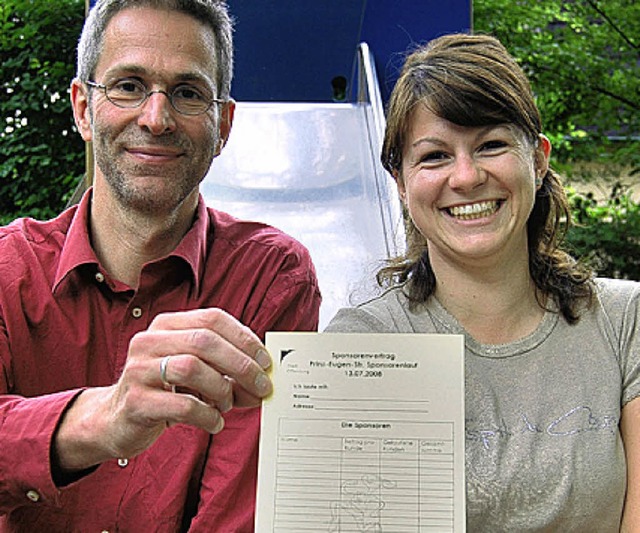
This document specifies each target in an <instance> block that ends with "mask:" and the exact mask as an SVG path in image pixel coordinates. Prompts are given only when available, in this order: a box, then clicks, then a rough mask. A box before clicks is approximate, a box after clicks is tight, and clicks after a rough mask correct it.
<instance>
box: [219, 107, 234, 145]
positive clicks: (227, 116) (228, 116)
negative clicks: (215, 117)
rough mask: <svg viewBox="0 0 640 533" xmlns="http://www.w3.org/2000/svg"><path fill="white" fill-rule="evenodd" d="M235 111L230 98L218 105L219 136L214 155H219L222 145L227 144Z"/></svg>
mask: <svg viewBox="0 0 640 533" xmlns="http://www.w3.org/2000/svg"><path fill="white" fill-rule="evenodd" d="M235 111H236V102H235V100H234V99H233V98H230V99H229V100H228V101H227V102H225V103H224V104H221V105H220V130H219V134H220V136H219V138H218V139H219V140H218V146H217V147H216V155H220V152H221V151H222V148H224V145H225V144H227V141H228V140H229V134H230V133H231V126H232V125H233V115H234V113H235Z"/></svg>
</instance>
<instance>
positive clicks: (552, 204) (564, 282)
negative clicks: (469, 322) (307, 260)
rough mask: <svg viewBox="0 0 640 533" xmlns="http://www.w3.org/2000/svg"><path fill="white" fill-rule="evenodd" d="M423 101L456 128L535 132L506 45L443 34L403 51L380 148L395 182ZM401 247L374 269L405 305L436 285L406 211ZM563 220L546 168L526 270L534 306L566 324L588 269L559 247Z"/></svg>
mask: <svg viewBox="0 0 640 533" xmlns="http://www.w3.org/2000/svg"><path fill="white" fill-rule="evenodd" d="M419 105H424V106H426V107H427V108H428V109H429V110H430V111H431V112H432V113H435V114H436V115H437V116H439V117H441V118H443V119H445V120H448V121H450V122H453V123H454V124H457V125H460V126H469V127H477V126H487V125H497V124H508V125H511V126H514V127H516V128H517V129H518V130H520V131H522V132H523V133H524V135H525V136H526V138H527V140H528V141H529V142H530V143H531V146H536V145H537V143H538V142H539V139H540V135H541V133H542V120H541V118H540V112H539V111H538V108H537V106H536V104H535V99H534V96H533V92H532V90H531V86H530V84H529V81H528V79H527V76H526V74H525V73H524V71H523V70H522V68H521V67H520V66H519V65H518V63H517V62H516V60H515V59H514V58H513V57H512V56H511V55H510V54H509V52H508V51H507V50H506V48H505V47H504V46H503V45H502V44H501V43H500V42H499V41H498V40H497V39H495V38H494V37H491V36H488V35H467V34H451V35H445V36H443V37H439V38H437V39H435V40H433V41H431V42H429V43H428V44H427V45H426V46H424V47H421V48H419V49H417V50H416V51H414V52H413V53H411V54H410V55H409V56H408V57H407V59H406V61H405V64H404V66H403V68H402V72H401V73H400V77H399V78H398V81H397V83H396V85H395V87H394V89H393V92H392V94H391V97H390V100H389V105H388V111H387V126H386V131H385V137H384V142H383V146H382V154H381V160H382V164H383V166H384V167H385V168H386V169H387V171H389V172H390V173H391V174H392V175H394V176H395V177H396V179H400V180H401V179H402V175H401V167H402V154H403V150H404V143H405V141H406V138H407V133H408V128H409V126H410V125H411V121H412V117H413V113H414V110H415V109H416V108H417V106H419ZM405 220H406V227H407V251H406V253H405V254H404V255H403V256H401V257H397V258H394V259H392V260H390V261H389V263H388V265H387V266H386V267H385V268H383V269H382V270H381V271H380V272H378V282H379V283H380V284H381V285H383V286H389V285H393V284H396V283H405V291H406V293H407V295H408V297H409V300H410V302H411V304H412V306H413V307H415V306H416V305H417V304H420V303H422V302H425V301H426V300H427V299H428V298H429V296H431V295H432V294H433V292H434V290H435V286H436V283H437V280H436V277H435V274H434V272H433V269H432V268H431V264H430V261H429V254H428V251H427V246H426V241H425V238H424V237H423V236H422V234H421V233H420V231H419V230H418V229H417V228H416V227H415V225H414V224H413V222H412V221H411V219H410V218H409V217H408V216H405ZM570 223H571V213H570V210H569V204H568V201H567V197H566V194H565V191H564V187H563V186H562V183H561V181H560V177H559V176H558V174H556V173H555V172H554V171H553V170H551V169H549V170H547V172H546V174H545V175H544V176H543V180H542V185H541V187H540V188H539V190H538V192H537V194H536V200H535V204H534V207H533V211H532V213H531V215H530V217H529V220H528V222H527V233H528V240H529V272H530V275H531V277H532V279H533V281H534V283H535V285H536V288H537V290H538V300H539V301H540V303H541V305H542V304H543V302H544V301H546V299H547V297H551V298H552V299H553V300H555V302H556V304H557V306H558V308H559V310H560V312H561V313H562V315H563V316H564V317H565V319H566V320H567V321H568V322H569V323H575V322H576V321H577V320H578V318H579V311H580V307H581V306H582V305H584V304H586V305H589V304H590V303H591V301H592V299H593V294H594V289H593V282H592V279H593V277H592V272H591V271H590V270H589V269H587V268H586V267H585V266H583V265H581V264H580V263H578V262H577V261H575V260H574V258H573V257H571V256H570V255H569V254H568V253H567V252H566V251H564V250H563V249H562V248H561V241H562V238H563V237H564V234H565V232H566V229H567V227H568V226H569V224H570Z"/></svg>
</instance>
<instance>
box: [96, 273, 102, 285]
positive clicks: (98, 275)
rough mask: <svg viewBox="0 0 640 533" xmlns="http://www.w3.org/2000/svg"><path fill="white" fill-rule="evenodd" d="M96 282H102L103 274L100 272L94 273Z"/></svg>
mask: <svg viewBox="0 0 640 533" xmlns="http://www.w3.org/2000/svg"><path fill="white" fill-rule="evenodd" d="M96 281H97V282H98V283H102V282H103V281H104V274H103V273H102V272H96Z"/></svg>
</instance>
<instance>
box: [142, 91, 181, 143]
mask: <svg viewBox="0 0 640 533" xmlns="http://www.w3.org/2000/svg"><path fill="white" fill-rule="evenodd" d="M140 108H141V111H140V117H139V118H138V125H140V126H141V127H144V128H147V129H148V130H149V131H150V132H151V133H152V134H153V135H162V134H163V133H167V132H169V131H173V130H174V129H175V117H174V113H176V111H175V109H174V108H173V105H172V104H171V101H170V99H169V94H168V93H167V92H166V91H163V90H161V89H158V90H155V91H150V92H149V94H148V96H147V99H146V100H145V101H144V102H142V105H141V106H140Z"/></svg>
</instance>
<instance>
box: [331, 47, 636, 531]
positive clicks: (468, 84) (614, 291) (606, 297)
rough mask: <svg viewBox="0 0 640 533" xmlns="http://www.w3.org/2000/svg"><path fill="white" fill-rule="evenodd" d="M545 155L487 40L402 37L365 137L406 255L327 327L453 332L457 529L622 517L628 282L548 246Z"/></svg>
mask: <svg viewBox="0 0 640 533" xmlns="http://www.w3.org/2000/svg"><path fill="white" fill-rule="evenodd" d="M550 153H551V144H550V142H549V140H548V139H547V137H546V136H545V135H544V134H543V132H542V123H541V120H540V115H539V113H538V110H537V108H536V106H535V102H534V98H533V94H532V92H531V89H530V87H529V83H528V81H527V78H526V76H525V74H524V72H523V71H522V69H521V68H520V67H519V66H518V64H517V63H516V61H515V60H514V59H513V58H512V57H511V56H510V55H509V54H508V53H507V51H506V49H505V48H504V47H503V46H502V45H501V44H500V42H498V41H497V40H496V39H495V38H493V37H489V36H483V35H461V34H454V35H446V36H443V37H440V38H438V39H435V40H434V41H432V42H431V43H429V44H428V45H427V46H425V47H424V48H420V49H418V50H416V51H415V52H414V53H413V54H411V55H410V56H409V57H408V58H407V61H406V63H405V65H404V68H403V70H402V72H401V75H400V78H399V80H398V82H397V84H396V86H395V88H394V90H393V93H392V95H391V99H390V102H389V110H388V120H387V127H386V132H385V141H384V145H383V148H382V162H383V164H384V165H385V168H386V169H387V170H388V171H389V172H390V174H392V176H393V178H394V179H395V180H396V185H397V187H398V191H399V194H400V196H401V198H402V200H403V202H404V206H405V212H406V221H407V228H408V250H407V253H406V254H405V255H403V256H401V257H397V258H392V259H391V260H390V262H389V265H388V266H387V267H386V268H384V269H383V270H381V271H380V272H379V274H378V279H379V282H380V283H381V284H382V285H383V286H385V287H386V288H387V290H386V291H385V292H384V293H383V294H382V295H381V296H379V297H378V298H374V299H372V300H370V301H369V302H367V303H364V304H362V305H360V306H358V307H356V308H353V309H342V310H341V311H339V312H338V314H337V315H336V316H335V317H334V319H333V320H332V321H331V322H330V324H329V326H328V328H327V331H334V332H384V333H439V334H451V333H454V334H461V335H464V337H465V410H466V413H465V420H466V428H465V429H466V489H467V506H466V509H467V528H468V529H469V530H470V531H607V532H608V531H618V530H619V528H620V524H621V521H622V524H623V529H624V528H627V529H628V530H629V531H631V530H637V529H633V528H634V526H635V527H638V525H639V523H640V522H639V520H640V501H639V499H638V498H639V495H638V494H637V493H638V492H639V491H638V490H637V488H636V487H638V486H639V483H640V479H639V477H640V467H639V463H640V450H639V449H638V446H639V445H638V443H639V442H640V400H638V397H639V396H640V333H639V332H638V328H637V327H636V326H637V324H638V323H639V322H640V283H636V282H625V281H617V280H611V279H596V278H594V277H593V276H592V274H591V273H590V272H589V270H587V269H586V268H584V267H583V266H581V265H580V264H579V263H577V262H576V261H575V260H574V259H573V258H572V257H571V256H570V255H569V254H568V253H567V252H566V251H565V250H563V248H562V247H561V238H560V237H561V234H562V230H563V229H564V226H565V225H566V224H568V223H570V216H569V210H568V203H567V198H566V196H565V193H564V189H563V188H562V185H561V183H560V178H559V176H558V175H557V174H556V173H555V172H554V171H553V170H552V169H551V168H550V167H549V156H550ZM623 444H624V446H623ZM625 452H626V456H625ZM623 510H624V514H623Z"/></svg>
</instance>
